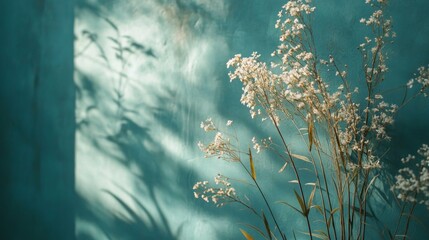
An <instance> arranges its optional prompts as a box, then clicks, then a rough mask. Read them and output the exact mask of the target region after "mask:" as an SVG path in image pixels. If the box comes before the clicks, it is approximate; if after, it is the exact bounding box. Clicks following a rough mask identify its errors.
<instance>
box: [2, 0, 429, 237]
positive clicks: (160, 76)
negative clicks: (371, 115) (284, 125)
mask: <svg viewBox="0 0 429 240" xmlns="http://www.w3.org/2000/svg"><path fill="white" fill-rule="evenodd" d="M363 2H364V1H363V0H362V1H346V0H344V1H335V0H326V1H316V7H317V11H316V19H315V22H314V24H315V34H316V42H317V45H318V47H319V49H321V50H320V52H321V53H322V54H323V55H326V56H327V55H328V54H334V55H335V56H336V57H337V59H340V60H341V61H342V62H344V63H347V64H348V65H349V66H352V67H351V68H352V72H351V74H352V76H354V77H356V79H357V78H359V73H358V72H357V71H356V70H355V69H356V68H355V69H353V68H354V67H355V66H360V60H359V58H358V57H357V56H358V52H357V50H356V46H357V45H358V44H359V43H360V41H361V38H362V33H363V31H364V30H363V29H364V28H363V26H361V24H359V19H360V18H361V17H362V15H365V14H368V13H369V12H368V10H367V8H365V5H364V4H363ZM282 4H283V2H282V1H278V0H264V1H262V0H259V1H258V0H245V1H236V0H216V1H210V0H145V1H141V0H128V1H113V0H76V1H67V0H65V1H54V0H41V1H30V3H28V1H27V2H26V3H24V1H2V2H1V3H0V16H1V17H0V18H1V21H0V27H1V28H0V29H1V32H2V33H3V34H2V38H1V40H0V42H1V45H0V50H1V52H0V53H1V54H0V61H1V62H0V63H1V65H0V66H1V72H0V77H1V78H0V79H1V81H2V87H1V88H0V100H1V101H0V106H1V108H0V110H1V113H2V114H1V115H0V128H1V131H0V132H1V138H0V143H1V152H2V157H1V163H0V164H1V165H0V167H1V168H0V169H1V173H0V184H1V185H0V186H1V187H2V197H1V200H0V201H1V202H0V203H1V207H2V208H1V209H4V211H3V212H2V217H1V220H2V222H1V232H0V238H2V239H3V238H4V237H3V236H6V238H5V239H84V240H89V239H97V240H98V239H207V240H210V239H240V238H242V236H241V233H240V232H239V230H238V229H239V228H243V225H241V223H247V222H250V223H254V224H256V225H258V226H260V227H263V226H262V225H261V223H260V222H259V221H257V219H254V218H253V217H251V216H250V215H249V214H248V213H247V212H246V211H244V210H243V209H241V208H237V207H234V206H226V207H223V208H216V207H215V206H213V205H211V204H206V203H205V202H203V201H201V200H198V199H194V197H193V193H192V186H193V184H194V183H195V182H196V181H201V180H206V179H207V180H212V179H213V177H214V176H215V175H216V174H217V173H223V174H225V175H228V176H236V177H237V178H244V175H243V174H242V172H241V171H240V167H239V166H237V165H236V164H233V163H227V162H222V161H219V160H217V159H204V158H203V155H202V153H200V152H199V150H198V148H197V146H196V143H197V142H198V141H199V140H209V138H207V137H206V136H205V135H204V134H203V133H202V131H201V129H200V128H199V124H200V122H201V121H202V120H204V119H206V118H207V117H213V118H214V119H215V121H216V122H217V123H220V124H223V123H224V122H226V120H228V119H232V120H234V125H235V126H236V127H237V130H238V131H239V132H240V135H239V136H240V137H242V138H243V139H249V140H248V141H247V140H243V141H242V146H244V147H246V146H248V145H250V144H251V143H250V139H251V137H252V136H258V137H265V136H267V135H269V134H271V132H270V130H268V129H267V128H266V127H263V126H261V124H260V123H258V122H256V121H252V120H250V119H249V118H248V117H247V116H248V111H247V109H245V108H244V106H242V105H241V104H240V103H239V99H240V96H241V86H240V85H239V84H238V83H237V82H235V83H229V81H228V76H227V69H226V65H225V63H226V61H227V60H228V59H229V58H231V57H232V56H233V55H234V54H236V53H243V55H250V53H251V52H253V51H258V52H260V53H261V54H262V56H263V57H262V58H263V59H268V56H269V54H270V53H271V52H272V50H273V49H274V48H275V47H276V45H277V35H276V34H277V31H276V30H275V29H274V27H273V26H274V23H275V20H276V14H277V12H278V10H279V9H280V7H281V6H282ZM73 10H74V12H73ZM427 10H429V2H427V1H425V0H409V1H406V2H405V1H397V0H396V1H392V4H391V7H390V10H389V11H390V13H391V14H392V16H393V18H394V28H395V31H396V32H397V34H398V37H397V39H396V41H395V43H394V44H393V45H392V46H391V54H390V70H391V71H390V73H389V76H388V77H389V79H391V82H390V83H388V84H386V85H385V86H383V87H385V88H386V89H388V88H390V87H394V86H397V85H398V84H401V83H405V82H407V81H408V79H409V78H411V77H412V74H413V73H414V72H415V70H416V69H417V67H419V66H422V65H427V64H428V63H429V44H428V42H429V18H427V15H426V12H427ZM398 98H399V97H398V95H397V94H392V95H390V96H389V99H392V100H395V99H398ZM402 114H403V115H400V117H399V118H398V119H397V121H396V123H395V128H394V129H392V136H393V141H392V148H391V151H390V153H389V156H388V158H387V159H388V161H389V168H391V169H392V170H395V169H396V168H398V167H399V159H400V158H401V157H402V156H404V155H406V154H408V153H409V152H415V150H416V149H417V146H418V145H420V144H421V143H429V135H428V134H427V133H429V126H428V124H427V121H426V119H427V118H428V116H429V108H428V102H427V99H418V100H417V101H416V102H415V105H412V106H409V107H407V108H405V109H404V111H403V112H402ZM410 133H411V134H410ZM291 140H293V136H291ZM295 147H297V148H299V147H301V146H299V144H296V145H295ZM268 157H270V156H269V155H268ZM257 167H258V178H259V179H261V180H263V183H262V184H263V187H264V189H266V192H269V193H270V194H269V196H268V198H269V199H270V200H272V201H276V200H279V199H282V200H289V201H294V200H293V199H294V196H293V195H292V194H290V193H288V192H287V191H286V190H285V189H284V188H283V187H282V185H280V184H279V183H280V181H281V179H279V177H278V176H276V175H275V174H273V173H276V172H277V170H278V169H279V167H281V166H278V164H277V163H275V162H274V161H260V162H258V166H257ZM264 180H269V181H264ZM271 183H274V184H271ZM380 184H381V185H382V183H380ZM241 190H242V191H248V192H249V193H248V194H249V195H250V196H253V194H254V192H253V190H252V189H249V188H242V189H241ZM254 204H255V206H262V202H261V200H258V199H257V198H256V200H255V202H254ZM374 207H375V210H376V211H379V212H380V213H381V214H382V215H381V221H382V222H386V223H388V222H389V221H390V220H391V219H392V218H393V217H394V216H395V215H397V212H395V210H394V209H393V208H391V207H390V206H386V205H377V204H376V205H374ZM275 208H276V209H277V210H278V217H279V219H280V220H281V221H282V222H283V223H284V224H285V225H288V226H290V227H288V231H289V233H290V232H291V231H292V229H305V227H304V224H305V223H304V219H302V218H298V217H297V215H295V213H293V210H290V209H288V208H284V207H280V206H276V207H275ZM420 210H423V209H419V211H417V212H418V214H420V213H421V216H423V217H424V216H425V215H424V214H423V213H425V212H424V211H420ZM427 222H428V221H427V218H426V220H425V218H423V223H427ZM422 229H424V228H422V227H421V225H416V226H415V227H413V228H412V231H411V233H412V234H413V236H414V238H413V239H422V238H424V237H423V236H428V235H429V233H427V232H425V231H423V230H422ZM371 234H374V235H372V236H371V237H372V238H371V239H378V238H379V237H378V235H376V234H378V233H377V232H376V231H374V232H371ZM369 239H370V238H369Z"/></svg>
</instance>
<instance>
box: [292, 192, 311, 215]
mask: <svg viewBox="0 0 429 240" xmlns="http://www.w3.org/2000/svg"><path fill="white" fill-rule="evenodd" d="M293 192H294V193H295V197H296V199H297V200H298V203H299V205H300V206H301V210H302V213H303V214H304V216H307V215H308V211H307V206H306V205H305V202H304V200H303V199H302V198H301V196H299V194H298V193H297V192H296V191H295V190H293Z"/></svg>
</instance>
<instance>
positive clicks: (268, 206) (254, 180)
mask: <svg viewBox="0 0 429 240" xmlns="http://www.w3.org/2000/svg"><path fill="white" fill-rule="evenodd" d="M239 162H240V164H241V166H243V168H244V169H245V170H246V172H247V174H249V176H250V177H251V178H252V180H253V182H254V183H255V185H256V187H257V188H258V191H259V193H260V194H261V196H262V198H263V199H264V202H265V205H267V208H268V211H269V212H270V215H271V217H272V219H273V221H274V224H275V225H276V227H277V230H278V231H279V233H280V236H281V238H282V239H283V240H287V238H286V236H285V235H284V234H283V232H282V231H281V229H280V226H279V224H278V223H277V220H276V218H275V217H274V213H273V211H272V210H271V207H270V204H269V203H268V201H267V198H266V197H265V194H264V192H263V191H262V189H261V187H260V186H259V184H258V181H256V179H254V178H253V177H252V174H251V173H250V172H249V170H248V169H247V167H246V166H245V165H244V163H243V162H242V161H241V160H240V161H239ZM258 216H259V214H258ZM268 234H270V233H268Z"/></svg>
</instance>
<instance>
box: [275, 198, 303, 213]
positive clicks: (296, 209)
mask: <svg viewBox="0 0 429 240" xmlns="http://www.w3.org/2000/svg"><path fill="white" fill-rule="evenodd" d="M277 203H281V204H284V205H287V206H289V207H291V208H292V209H293V210H295V211H297V212H299V213H300V214H301V215H302V216H304V217H305V215H304V213H303V212H301V210H299V209H298V208H296V207H294V206H292V205H291V204H289V203H287V202H285V201H279V202H277Z"/></svg>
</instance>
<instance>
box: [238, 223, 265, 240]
mask: <svg viewBox="0 0 429 240" xmlns="http://www.w3.org/2000/svg"><path fill="white" fill-rule="evenodd" d="M244 225H246V226H247V227H249V228H251V229H253V230H255V231H256V232H257V233H259V234H260V235H261V236H262V237H263V238H264V239H267V236H265V233H264V232H263V231H262V230H261V229H259V228H258V227H256V226H253V225H252V224H248V223H244Z"/></svg>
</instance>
